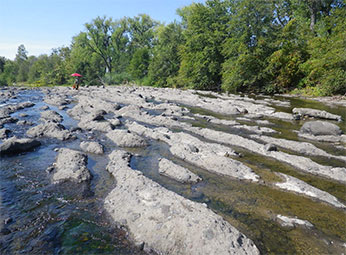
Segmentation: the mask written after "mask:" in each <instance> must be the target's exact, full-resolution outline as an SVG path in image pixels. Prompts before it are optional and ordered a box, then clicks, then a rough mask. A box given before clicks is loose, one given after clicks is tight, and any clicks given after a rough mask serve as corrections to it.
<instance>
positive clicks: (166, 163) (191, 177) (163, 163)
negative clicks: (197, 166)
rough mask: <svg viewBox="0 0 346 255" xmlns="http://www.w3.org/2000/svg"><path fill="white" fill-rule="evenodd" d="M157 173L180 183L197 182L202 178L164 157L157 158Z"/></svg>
mask: <svg viewBox="0 0 346 255" xmlns="http://www.w3.org/2000/svg"><path fill="white" fill-rule="evenodd" d="M159 173H160V174H162V175H165V176H167V177H169V178H172V179H174V180H176V181H178V182H181V183H197V182H199V181H201V180H202V179H201V178H200V177H199V176H198V175H196V174H194V173H192V172H191V171H190V170H188V169H186V168H185V167H182V166H179V165H177V164H174V163H173V162H172V161H170V160H168V159H165V158H161V159H159Z"/></svg>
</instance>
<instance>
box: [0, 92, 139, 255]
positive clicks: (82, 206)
mask: <svg viewBox="0 0 346 255" xmlns="http://www.w3.org/2000/svg"><path fill="white" fill-rule="evenodd" d="M42 97H43V94H42V93H40V92H39V91H35V90H32V91H23V92H21V93H20V94H19V95H18V97H17V100H11V103H16V101H21V100H25V101H28V100H29V101H33V102H34V103H36V105H35V106H34V107H32V108H26V109H24V110H22V111H18V112H17V113H15V114H13V116H15V117H17V118H20V117H19V114H20V113H24V112H25V113H26V114H28V117H23V118H20V119H24V118H25V119H30V121H33V122H34V121H37V120H38V119H39V115H40V110H39V109H40V108H41V107H42V106H43V105H46V104H45V103H44V102H42ZM49 107H50V109H52V110H56V111H58V112H59V113H60V114H61V115H63V117H64V122H63V124H64V125H65V126H66V127H67V128H69V127H73V126H74V125H75V123H77V122H76V121H75V120H73V119H71V118H69V117H68V115H67V114H66V113H65V112H64V111H60V110H58V109H57V108H56V107H54V106H51V105H49ZM6 128H9V129H11V130H12V132H13V134H15V135H18V136H23V135H24V132H25V131H26V130H27V129H28V128H29V127H25V126H24V127H18V126H16V125H13V124H10V125H7V126H6ZM41 142H42V145H41V146H40V147H39V148H38V149H37V150H35V151H32V152H28V153H24V154H22V155H19V156H16V157H8V156H3V157H0V200H1V201H0V222H1V225H0V227H1V226H2V227H3V229H4V228H6V231H7V233H6V234H0V254H144V253H143V252H142V251H140V250H139V249H138V248H137V247H135V246H134V245H133V244H132V243H131V242H130V241H129V240H128V239H127V236H126V232H125V231H123V230H121V229H119V228H116V227H115V226H114V225H113V224H111V222H110V221H109V218H108V215H107V214H106V213H105V212H104V210H103V200H104V198H105V196H106V195H107V194H108V193H109V192H110V191H111V189H112V188H113V187H114V185H115V181H114V178H113V177H112V176H111V175H110V174H109V173H108V172H107V171H106V164H107V160H106V159H105V158H103V157H100V156H97V155H89V159H88V168H89V169H90V170H91V172H92V175H93V179H92V181H91V183H90V188H88V187H87V185H78V184H73V183H68V182H66V183H62V184H59V185H53V184H52V183H51V180H50V175H49V174H48V173H47V172H46V169H47V168H48V167H49V166H50V165H51V164H52V163H53V162H54V161H55V157H56V154H57V153H56V152H55V151H54V149H55V148H61V147H69V148H78V143H77V141H75V142H68V141H66V142H61V141H57V140H55V139H41ZM6 219H7V220H6ZM4 220H6V221H9V223H7V224H5V226H3V224H2V223H3V222H4Z"/></svg>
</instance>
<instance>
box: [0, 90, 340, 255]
mask: <svg viewBox="0 0 346 255" xmlns="http://www.w3.org/2000/svg"><path fill="white" fill-rule="evenodd" d="M345 114H346V100H343V99H342V98H339V99H337V100H336V99H330V100H327V99H324V100H319V101H318V100H308V99H301V98H295V97H291V96H290V97H289V96H275V97H267V96H258V95H257V96H255V95H249V96H247V95H232V94H218V93H213V92H205V91H193V90H178V89H166V88H161V89H159V88H149V87H134V86H114V87H113V86H108V87H88V88H86V87H83V88H81V89H80V90H79V91H75V90H72V89H71V88H67V87H55V88H42V89H25V88H2V89H1V90H0V230H1V233H0V253H1V254H2V253H3V254H17V253H24V254H42V253H49V254H95V253H98V254H260V253H261V254H271V253H272V254H297V253H299V254H343V253H345V249H346V231H345V229H346V214H345V212H346V167H345V162H346V155H345V151H346V148H345V144H346V135H345V132H346V127H345V117H346V116H345Z"/></svg>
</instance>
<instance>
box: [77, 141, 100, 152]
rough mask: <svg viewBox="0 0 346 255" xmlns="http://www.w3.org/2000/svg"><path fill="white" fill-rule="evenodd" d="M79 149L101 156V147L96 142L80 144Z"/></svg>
mask: <svg viewBox="0 0 346 255" xmlns="http://www.w3.org/2000/svg"><path fill="white" fill-rule="evenodd" d="M80 148H81V149H82V150H83V151H84V152H89V153H94V154H103V152H104V150H103V146H102V145H101V144H99V143H98V142H84V141H83V142H81V143H80Z"/></svg>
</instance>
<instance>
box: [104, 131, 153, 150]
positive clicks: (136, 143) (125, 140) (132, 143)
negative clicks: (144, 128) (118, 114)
mask: <svg viewBox="0 0 346 255" xmlns="http://www.w3.org/2000/svg"><path fill="white" fill-rule="evenodd" d="M106 135H107V137H108V138H109V139H110V140H112V141H113V142H114V143H115V144H116V145H118V146H120V147H128V148H135V147H146V146H147V145H148V144H147V142H146V141H145V139H144V138H142V137H140V136H139V135H137V134H134V133H130V131H128V130H124V129H115V130H112V131H110V132H108V133H107V134H106Z"/></svg>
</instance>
